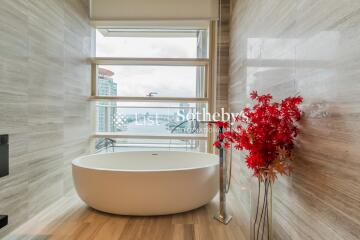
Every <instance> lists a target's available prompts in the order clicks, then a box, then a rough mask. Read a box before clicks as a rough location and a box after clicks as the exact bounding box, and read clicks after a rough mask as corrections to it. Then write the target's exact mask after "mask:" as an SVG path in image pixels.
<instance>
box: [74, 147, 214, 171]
mask: <svg viewBox="0 0 360 240" xmlns="http://www.w3.org/2000/svg"><path fill="white" fill-rule="evenodd" d="M128 152H142V153H144V152H151V153H157V152H167V153H169V152H170V153H192V154H201V155H211V156H212V157H214V156H217V155H216V154H213V153H202V152H191V151H188V152H186V151H166V150H156V151H151V150H143V151H136V150H127V151H122V152H113V153H97V154H96V153H95V154H89V155H84V156H81V157H77V158H75V159H74V160H72V161H71V165H72V167H77V168H83V169H88V170H94V171H103V172H123V173H136V172H138V173H157V172H180V171H189V170H200V169H206V168H210V167H217V166H218V165H219V161H218V160H217V161H215V160H214V163H211V164H206V165H204V166H201V167H187V168H174V169H152V170H147V169H140V170H131V169H117V168H99V167H89V166H84V165H81V163H80V160H82V159H84V158H87V157H91V156H99V155H112V154H120V153H128Z"/></svg>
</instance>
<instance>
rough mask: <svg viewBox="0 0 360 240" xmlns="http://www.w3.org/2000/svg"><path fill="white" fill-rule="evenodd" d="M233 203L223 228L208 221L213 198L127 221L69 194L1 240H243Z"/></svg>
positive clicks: (232, 199) (211, 213)
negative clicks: (183, 209)
mask: <svg viewBox="0 0 360 240" xmlns="http://www.w3.org/2000/svg"><path fill="white" fill-rule="evenodd" d="M230 195H231V194H230ZM235 202H236V199H235V198H234V197H232V198H231V199H229V210H230V211H231V213H232V214H233V215H234V219H233V221H232V222H231V223H230V224H229V225H227V226H225V225H223V224H221V223H218V222H217V221H215V220H214V219H213V217H212V215H213V213H214V212H216V210H217V203H218V200H217V198H215V199H214V200H213V201H212V202H211V203H209V204H208V205H207V206H205V207H202V208H199V209H196V210H194V211H190V212H187V213H180V214H175V215H169V216H158V217H127V216H117V215H112V214H106V213H102V212H99V211H96V210H94V209H91V208H89V207H87V206H86V205H85V204H84V203H83V202H82V201H81V200H80V199H79V198H78V197H77V196H76V194H75V193H71V194H69V195H68V196H66V197H64V198H63V199H61V200H59V201H57V202H56V203H54V204H53V205H52V206H50V207H49V208H47V209H45V210H43V211H42V212H41V213H40V214H38V215H37V216H36V217H34V218H33V219H31V220H29V221H28V222H27V223H25V224H24V225H23V226H21V227H20V228H18V229H16V230H15V231H14V232H12V233H10V234H9V235H8V236H7V237H5V239H6V240H18V239H21V240H30V239H31V240H45V239H59V240H60V239H61V240H65V239H76V240H82V239H84V240H90V239H101V240H112V239H120V240H245V237H244V234H243V233H242V232H241V230H240V229H241V223H240V222H239V220H238V219H240V218H239V217H238V214H239V211H237V210H236V208H235V207H236V205H237V204H233V203H235Z"/></svg>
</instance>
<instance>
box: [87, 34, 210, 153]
mask: <svg viewBox="0 0 360 240" xmlns="http://www.w3.org/2000/svg"><path fill="white" fill-rule="evenodd" d="M212 33H213V31H211V28H210V27H208V28H201V29H196V28H141V27H139V28H114V27H112V28H98V29H97V30H96V57H95V58H94V59H92V78H93V80H92V94H91V95H92V96H91V98H90V99H91V100H93V101H95V108H94V111H95V115H94V116H95V118H96V127H95V134H94V138H95V141H94V143H95V149H96V152H104V151H105V152H106V151H121V150H124V149H139V148H141V149H143V148H149V149H164V148H165V149H169V150H179V149H181V150H189V151H207V149H208V148H209V147H208V145H209V134H208V132H207V127H206V125H205V124H204V126H202V125H201V126H197V125H196V123H195V122H194V121H189V122H185V120H186V119H189V118H195V117H196V114H198V115H197V116H199V115H200V116H201V115H204V114H206V113H207V112H209V106H211V104H212V103H211V91H212V90H211V89H212V88H211V87H212V81H211V71H212V66H211V64H212V61H211V59H210V58H209V56H210V55H211V54H210V53H211V52H210V51H209V45H210V41H209V39H211V38H210V37H209V36H211V34H212ZM194 125H196V126H194Z"/></svg>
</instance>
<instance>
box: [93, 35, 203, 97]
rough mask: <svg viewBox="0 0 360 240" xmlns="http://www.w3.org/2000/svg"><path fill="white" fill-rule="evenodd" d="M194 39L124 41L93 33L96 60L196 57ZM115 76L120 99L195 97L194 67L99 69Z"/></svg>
mask: <svg viewBox="0 0 360 240" xmlns="http://www.w3.org/2000/svg"><path fill="white" fill-rule="evenodd" d="M196 44H197V39H196V38H190V37H187V38H139V37H132V38H125V37H121V38H120V37H104V36H103V35H102V34H101V33H100V32H99V31H97V34H96V56H97V57H139V58H146V57H149V58H156V57H160V58H196ZM101 67H104V68H106V69H109V70H111V71H113V72H114V73H115V75H114V76H113V79H114V81H115V82H116V83H118V95H119V96H136V97H145V96H146V95H147V94H148V93H150V92H157V93H158V95H156V96H159V97H195V86H196V67H192V66H191V67H174V66H101Z"/></svg>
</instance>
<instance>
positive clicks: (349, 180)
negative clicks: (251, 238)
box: [228, 0, 360, 240]
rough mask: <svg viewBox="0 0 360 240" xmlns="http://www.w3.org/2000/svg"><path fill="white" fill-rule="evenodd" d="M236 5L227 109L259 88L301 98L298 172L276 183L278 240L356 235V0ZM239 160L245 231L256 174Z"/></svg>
mask: <svg viewBox="0 0 360 240" xmlns="http://www.w3.org/2000/svg"><path fill="white" fill-rule="evenodd" d="M231 11H232V13H231V24H230V25H231V30H230V35H231V40H230V83H229V88H228V91H229V96H228V100H229V107H230V111H238V110H240V109H241V108H242V107H243V106H245V105H247V104H248V103H249V102H248V96H249V93H250V92H251V91H252V90H253V89H256V90H258V91H259V92H260V93H271V94H273V95H274V96H275V98H276V99H279V98H282V97H286V96H289V95H295V94H300V95H302V96H303V97H304V99H305V102H304V105H303V108H304V111H305V116H304V118H303V120H302V122H301V131H302V133H301V135H300V137H299V139H298V142H297V149H296V162H295V171H294V174H293V175H292V176H291V177H281V178H280V179H279V181H278V182H277V183H276V184H275V186H274V192H273V196H274V202H273V217H274V236H275V239H285V240H289V239H299V240H304V239H316V240H321V239H324V240H331V239H346V240H355V239H359V236H360V174H359V173H360V138H359V136H360V121H359V120H360V45H359V43H360V1H358V0H299V1H289V0H271V1H268V0H233V1H232V8H231ZM234 156H235V160H236V161H235V163H236V164H235V170H234V171H235V175H234V181H235V182H236V183H239V184H240V186H241V187H240V188H239V189H238V190H237V191H238V193H237V197H238V199H239V201H240V202H241V206H240V207H239V209H240V210H241V211H242V212H243V214H242V216H243V222H244V223H247V224H246V225H247V226H246V227H244V232H247V233H249V229H248V227H249V218H250V217H249V210H250V205H251V202H250V191H249V189H250V187H251V183H250V182H251V180H250V179H251V176H250V174H249V172H248V171H246V170H245V169H246V166H245V164H244V163H243V156H242V155H241V154H240V153H238V152H236V153H235V154H234ZM240 210H239V211H240Z"/></svg>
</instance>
